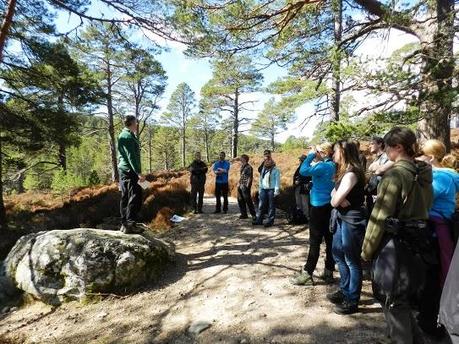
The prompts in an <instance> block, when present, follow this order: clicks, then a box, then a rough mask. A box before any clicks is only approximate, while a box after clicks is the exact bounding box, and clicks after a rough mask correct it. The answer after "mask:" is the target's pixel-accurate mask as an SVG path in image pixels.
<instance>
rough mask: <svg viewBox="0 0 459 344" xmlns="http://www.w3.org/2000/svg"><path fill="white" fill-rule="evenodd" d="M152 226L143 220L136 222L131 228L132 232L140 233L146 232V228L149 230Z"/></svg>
mask: <svg viewBox="0 0 459 344" xmlns="http://www.w3.org/2000/svg"><path fill="white" fill-rule="evenodd" d="M149 229H150V227H148V226H147V225H146V224H145V223H141V222H136V223H135V224H134V225H133V226H132V229H131V233H132V234H140V233H143V232H145V231H146V230H149Z"/></svg>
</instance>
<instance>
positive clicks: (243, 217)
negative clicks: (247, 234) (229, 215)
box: [239, 215, 249, 220]
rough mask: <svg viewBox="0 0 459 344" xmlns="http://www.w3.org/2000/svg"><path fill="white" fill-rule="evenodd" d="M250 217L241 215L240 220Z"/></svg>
mask: <svg viewBox="0 0 459 344" xmlns="http://www.w3.org/2000/svg"><path fill="white" fill-rule="evenodd" d="M248 218H249V217H248V216H247V215H240V216H239V220H244V219H248Z"/></svg>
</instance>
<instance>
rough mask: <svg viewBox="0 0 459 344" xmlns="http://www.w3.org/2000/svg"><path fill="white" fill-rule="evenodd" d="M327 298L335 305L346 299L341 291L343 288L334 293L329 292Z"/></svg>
mask: <svg viewBox="0 0 459 344" xmlns="http://www.w3.org/2000/svg"><path fill="white" fill-rule="evenodd" d="M327 299H328V301H330V302H331V303H334V304H335V305H339V304H340V303H343V301H344V294H343V292H342V291H341V289H338V290H337V291H335V292H333V293H328V294H327Z"/></svg>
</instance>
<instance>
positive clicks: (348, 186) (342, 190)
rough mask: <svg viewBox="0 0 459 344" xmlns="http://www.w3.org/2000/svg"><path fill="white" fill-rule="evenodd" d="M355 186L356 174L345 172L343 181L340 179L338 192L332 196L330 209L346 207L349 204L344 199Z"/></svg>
mask: <svg viewBox="0 0 459 344" xmlns="http://www.w3.org/2000/svg"><path fill="white" fill-rule="evenodd" d="M355 184H357V176H356V174H355V173H354V172H347V173H346V174H345V175H344V176H343V179H341V183H340V184H339V188H338V190H336V192H334V193H333V195H332V199H331V201H330V203H331V205H332V207H334V208H338V207H339V206H340V205H341V206H342V207H346V206H348V204H349V202H348V201H347V200H346V197H347V195H348V194H349V192H350V191H351V190H352V188H353V187H354V186H355Z"/></svg>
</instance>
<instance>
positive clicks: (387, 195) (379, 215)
mask: <svg viewBox="0 0 459 344" xmlns="http://www.w3.org/2000/svg"><path fill="white" fill-rule="evenodd" d="M401 187H402V186H401V181H400V178H399V177H397V175H395V174H393V173H390V174H389V175H386V176H384V177H383V179H382V180H381V182H380V184H379V186H378V196H377V198H376V203H375V206H374V208H373V211H372V212H371V215H370V220H369V222H368V226H367V229H366V232H365V238H364V240H363V245H362V254H361V257H362V259H363V260H366V261H369V260H371V259H372V258H373V255H374V254H375V252H376V250H377V249H378V247H379V244H380V243H381V239H382V237H383V234H384V221H385V220H386V219H387V218H388V217H389V216H394V215H395V212H396V207H397V204H398V203H399V202H398V201H399V198H400V197H401V196H400V194H401Z"/></svg>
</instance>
